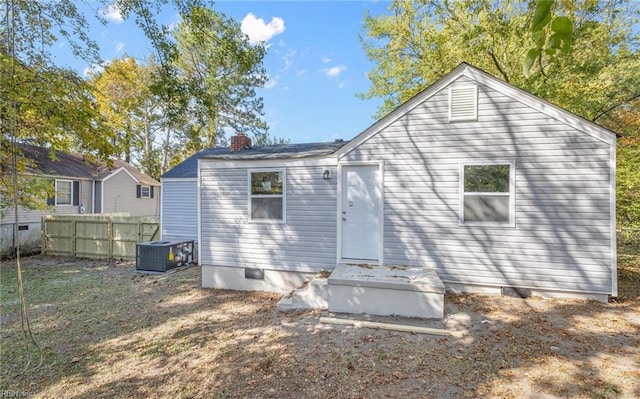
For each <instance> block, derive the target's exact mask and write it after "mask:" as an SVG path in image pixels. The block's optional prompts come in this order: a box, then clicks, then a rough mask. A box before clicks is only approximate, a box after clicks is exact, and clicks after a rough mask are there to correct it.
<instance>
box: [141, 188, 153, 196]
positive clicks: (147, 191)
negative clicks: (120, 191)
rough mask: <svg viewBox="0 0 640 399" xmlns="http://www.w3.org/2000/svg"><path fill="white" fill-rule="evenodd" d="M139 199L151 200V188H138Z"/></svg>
mask: <svg viewBox="0 0 640 399" xmlns="http://www.w3.org/2000/svg"><path fill="white" fill-rule="evenodd" d="M140 198H151V187H149V186H140Z"/></svg>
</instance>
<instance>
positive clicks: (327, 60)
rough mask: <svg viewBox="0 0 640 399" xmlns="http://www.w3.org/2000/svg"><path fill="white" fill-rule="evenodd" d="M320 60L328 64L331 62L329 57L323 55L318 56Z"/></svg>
mask: <svg viewBox="0 0 640 399" xmlns="http://www.w3.org/2000/svg"><path fill="white" fill-rule="evenodd" d="M320 61H322V63H323V64H328V63H330V62H331V58H329V57H327V56H326V55H325V56H324V57H322V58H320Z"/></svg>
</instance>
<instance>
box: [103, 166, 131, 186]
mask: <svg viewBox="0 0 640 399" xmlns="http://www.w3.org/2000/svg"><path fill="white" fill-rule="evenodd" d="M121 171H124V172H125V173H126V174H128V175H129V177H130V178H131V179H132V180H133V181H134V182H136V183H138V184H140V181H139V180H138V179H136V178H135V177H133V175H132V174H131V172H129V171H128V170H127V168H125V167H124V166H121V167H119V168H118V169H116V170H114V171H113V172H112V173H111V174H110V175H109V176H107V177H105V178H104V179H102V182H103V183H104V182H106V181H107V180H109V179H111V178H112V177H113V176H115V175H117V174H118V173H120V172H121Z"/></svg>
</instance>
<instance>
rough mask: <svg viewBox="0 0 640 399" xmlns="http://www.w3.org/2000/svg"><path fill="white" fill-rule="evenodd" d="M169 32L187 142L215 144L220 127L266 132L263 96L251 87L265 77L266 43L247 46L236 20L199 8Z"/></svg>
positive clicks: (259, 83) (184, 17) (194, 145)
mask: <svg viewBox="0 0 640 399" xmlns="http://www.w3.org/2000/svg"><path fill="white" fill-rule="evenodd" d="M173 37H174V39H175V41H176V46H177V47H176V50H177V52H176V57H175V60H174V63H173V64H172V68H173V72H172V75H173V76H174V77H175V79H176V82H177V83H178V84H179V85H180V86H179V87H180V90H179V91H178V92H177V94H178V95H179V96H178V98H179V100H180V101H179V103H180V104H181V105H182V107H183V108H182V113H183V115H189V116H190V118H187V119H186V120H185V122H186V124H187V127H188V129H185V130H186V131H187V133H188V134H187V135H186V139H187V140H188V141H190V143H189V144H190V146H191V147H193V149H195V150H197V149H200V148H202V147H205V146H206V147H211V146H214V145H216V142H217V136H218V134H219V132H220V131H221V129H224V128H230V129H233V130H234V131H241V132H249V133H260V132H263V131H266V123H265V122H264V121H263V120H262V116H263V105H262V98H260V97H258V96H257V95H256V92H255V90H256V88H259V87H261V86H263V85H264V83H265V82H266V72H265V70H264V68H263V66H262V60H263V58H264V55H265V52H266V48H265V45H264V44H257V45H251V44H250V43H249V41H248V38H247V37H246V36H245V35H244V34H243V33H242V31H241V30H240V25H239V24H238V23H237V22H236V21H234V20H233V19H230V18H227V17H226V16H225V15H224V14H222V13H219V12H216V11H214V10H212V9H210V8H204V7H196V8H194V9H192V11H191V13H190V14H188V15H184V16H183V20H182V22H181V23H180V24H179V25H178V27H177V28H176V29H175V31H174V32H173Z"/></svg>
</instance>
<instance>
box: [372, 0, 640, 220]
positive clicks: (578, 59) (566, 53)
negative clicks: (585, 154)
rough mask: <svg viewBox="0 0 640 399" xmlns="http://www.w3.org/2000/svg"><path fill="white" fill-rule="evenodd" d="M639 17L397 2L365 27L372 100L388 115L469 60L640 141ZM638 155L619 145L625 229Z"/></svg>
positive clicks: (594, 7) (625, 12)
mask: <svg viewBox="0 0 640 399" xmlns="http://www.w3.org/2000/svg"><path fill="white" fill-rule="evenodd" d="M639 19H640V4H639V3H637V2H634V1H630V0H536V1H531V2H521V1H512V0H504V1H499V2H496V1H492V0H461V1H455V2H454V1H444V0H443V1H438V0H424V1H409V0H395V1H393V2H392V3H391V5H390V6H389V13H388V14H387V15H383V16H379V17H372V16H367V17H366V19H365V27H364V35H363V38H362V41H363V47H364V49H365V51H366V53H367V55H368V57H369V58H370V59H371V60H373V61H374V62H375V63H376V66H375V68H374V70H372V71H371V72H369V75H368V76H369V78H370V80H371V83H372V84H371V88H370V90H369V91H368V92H367V93H366V94H364V95H362V96H363V97H364V98H372V97H381V98H383V99H384V104H383V106H382V108H381V109H380V110H379V113H378V115H377V116H382V115H384V114H386V113H387V112H389V111H391V110H392V109H394V108H395V107H397V106H398V105H399V104H400V103H402V102H404V101H406V100H408V99H409V98H411V97H412V96H413V95H415V94H416V93H418V92H419V91H420V90H422V89H424V88H425V87H426V86H427V85H429V84H431V83H434V82H435V81H436V80H437V79H439V78H441V77H442V76H443V75H444V74H445V73H447V72H449V71H450V70H451V69H453V68H454V67H455V66H457V65H458V64H459V63H461V62H464V61H466V62H469V63H471V64H473V65H475V66H477V67H479V68H481V69H483V70H485V71H487V72H489V73H491V74H493V75H495V76H498V77H500V78H501V79H503V80H505V81H507V82H509V83H512V84H514V85H515V86H517V87H520V88H522V89H525V90H527V91H529V92H531V93H533V94H535V95H538V96H540V97H542V98H545V99H547V100H549V101H551V102H552V103H555V104H558V105H560V106H562V107H564V108H566V109H568V110H569V111H572V112H574V113H576V114H578V115H580V116H582V117H584V118H586V119H588V120H592V121H596V122H598V123H600V124H602V125H603V126H605V127H608V128H610V129H612V130H614V131H616V132H619V133H621V134H622V135H624V136H627V137H640V37H639V36H638V34H637V27H638V23H639ZM634 27H635V29H636V33H634ZM523 65H524V68H523ZM637 148H638V145H637V142H636V141H635V140H632V139H622V140H619V142H618V224H619V225H620V226H626V225H633V226H636V225H638V220H640V209H639V208H638V207H639V206H640V205H638V204H640V197H639V196H638V182H640V167H638V165H640V159H639V158H638V150H637Z"/></svg>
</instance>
